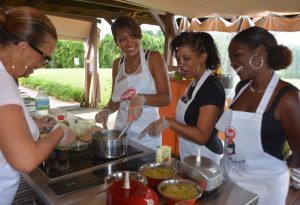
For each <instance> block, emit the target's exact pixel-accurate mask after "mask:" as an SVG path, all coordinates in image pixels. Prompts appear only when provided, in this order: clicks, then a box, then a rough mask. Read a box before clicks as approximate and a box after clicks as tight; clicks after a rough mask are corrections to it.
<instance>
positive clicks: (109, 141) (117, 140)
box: [92, 129, 127, 158]
mask: <svg viewBox="0 0 300 205" xmlns="http://www.w3.org/2000/svg"><path fill="white" fill-rule="evenodd" d="M120 132H121V131H120V130H115V129H112V130H100V131H96V132H94V133H93V134H92V149H93V154H94V156H95V157H99V158H118V157H122V156H123V155H125V153H126V149H127V138H126V133H124V134H123V135H122V136H121V137H118V136H119V134H120Z"/></svg>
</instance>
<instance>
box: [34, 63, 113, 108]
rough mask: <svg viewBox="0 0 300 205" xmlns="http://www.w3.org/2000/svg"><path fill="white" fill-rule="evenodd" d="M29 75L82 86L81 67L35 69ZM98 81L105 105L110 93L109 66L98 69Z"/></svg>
mask: <svg viewBox="0 0 300 205" xmlns="http://www.w3.org/2000/svg"><path fill="white" fill-rule="evenodd" d="M30 76H32V77H37V78H42V79H45V80H47V81H53V82H57V83H60V84H69V85H71V86H74V87H80V88H84V69H83V68H72V69H71V68H66V69H37V70H36V71H35V72H34V73H33V74H31V75H30ZM99 81H100V87H101V104H103V105H106V103H107V102H108V100H109V98H110V94H111V86H112V79H111V68H101V69H99Z"/></svg>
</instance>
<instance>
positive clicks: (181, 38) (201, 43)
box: [170, 31, 221, 70]
mask: <svg viewBox="0 0 300 205" xmlns="http://www.w3.org/2000/svg"><path fill="white" fill-rule="evenodd" d="M181 46H189V47H190V48H192V49H193V50H194V51H195V52H196V53H197V54H198V55H201V54H202V53H207V60H206V67H207V69H210V70H217V69H218V68H219V67H220V62H221V61H220V57H219V51H218V49H217V46H216V44H215V42H214V39H213V38H212V36H211V35H210V34H208V33H206V32H193V31H191V32H182V33H180V34H179V35H177V36H176V37H175V38H174V39H173V40H172V42H171V44H170V49H171V51H172V53H173V55H174V54H175V53H176V51H177V49H178V48H179V47H181Z"/></svg>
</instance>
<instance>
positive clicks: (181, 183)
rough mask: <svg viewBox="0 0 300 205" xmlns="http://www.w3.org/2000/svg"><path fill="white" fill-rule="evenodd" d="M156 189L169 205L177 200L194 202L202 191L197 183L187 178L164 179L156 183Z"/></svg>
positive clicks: (188, 202)
mask: <svg viewBox="0 0 300 205" xmlns="http://www.w3.org/2000/svg"><path fill="white" fill-rule="evenodd" d="M157 189H158V192H159V193H160V194H161V195H162V196H164V197H165V198H166V200H167V204H169V205H173V204H175V203H177V202H185V203H186V204H190V205H191V204H194V203H195V201H196V200H197V198H199V197H201V195H202V193H203V190H202V188H201V187H200V186H199V185H198V184H197V183H195V182H193V181H191V180H187V179H168V180H164V181H162V182H161V183H160V184H159V185H158V188H157Z"/></svg>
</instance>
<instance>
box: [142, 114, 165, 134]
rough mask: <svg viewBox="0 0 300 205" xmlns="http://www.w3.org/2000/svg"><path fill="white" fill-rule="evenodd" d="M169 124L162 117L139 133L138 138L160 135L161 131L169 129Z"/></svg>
mask: <svg viewBox="0 0 300 205" xmlns="http://www.w3.org/2000/svg"><path fill="white" fill-rule="evenodd" d="M169 127H170V124H169V122H168V121H167V120H166V119H165V118H164V117H163V118H160V119H158V120H156V121H154V122H152V123H151V124H150V125H148V126H147V127H146V128H145V129H144V130H143V131H142V132H141V133H140V136H143V135H145V134H149V135H153V136H155V135H159V134H161V133H162V131H163V130H164V129H166V128H169Z"/></svg>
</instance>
